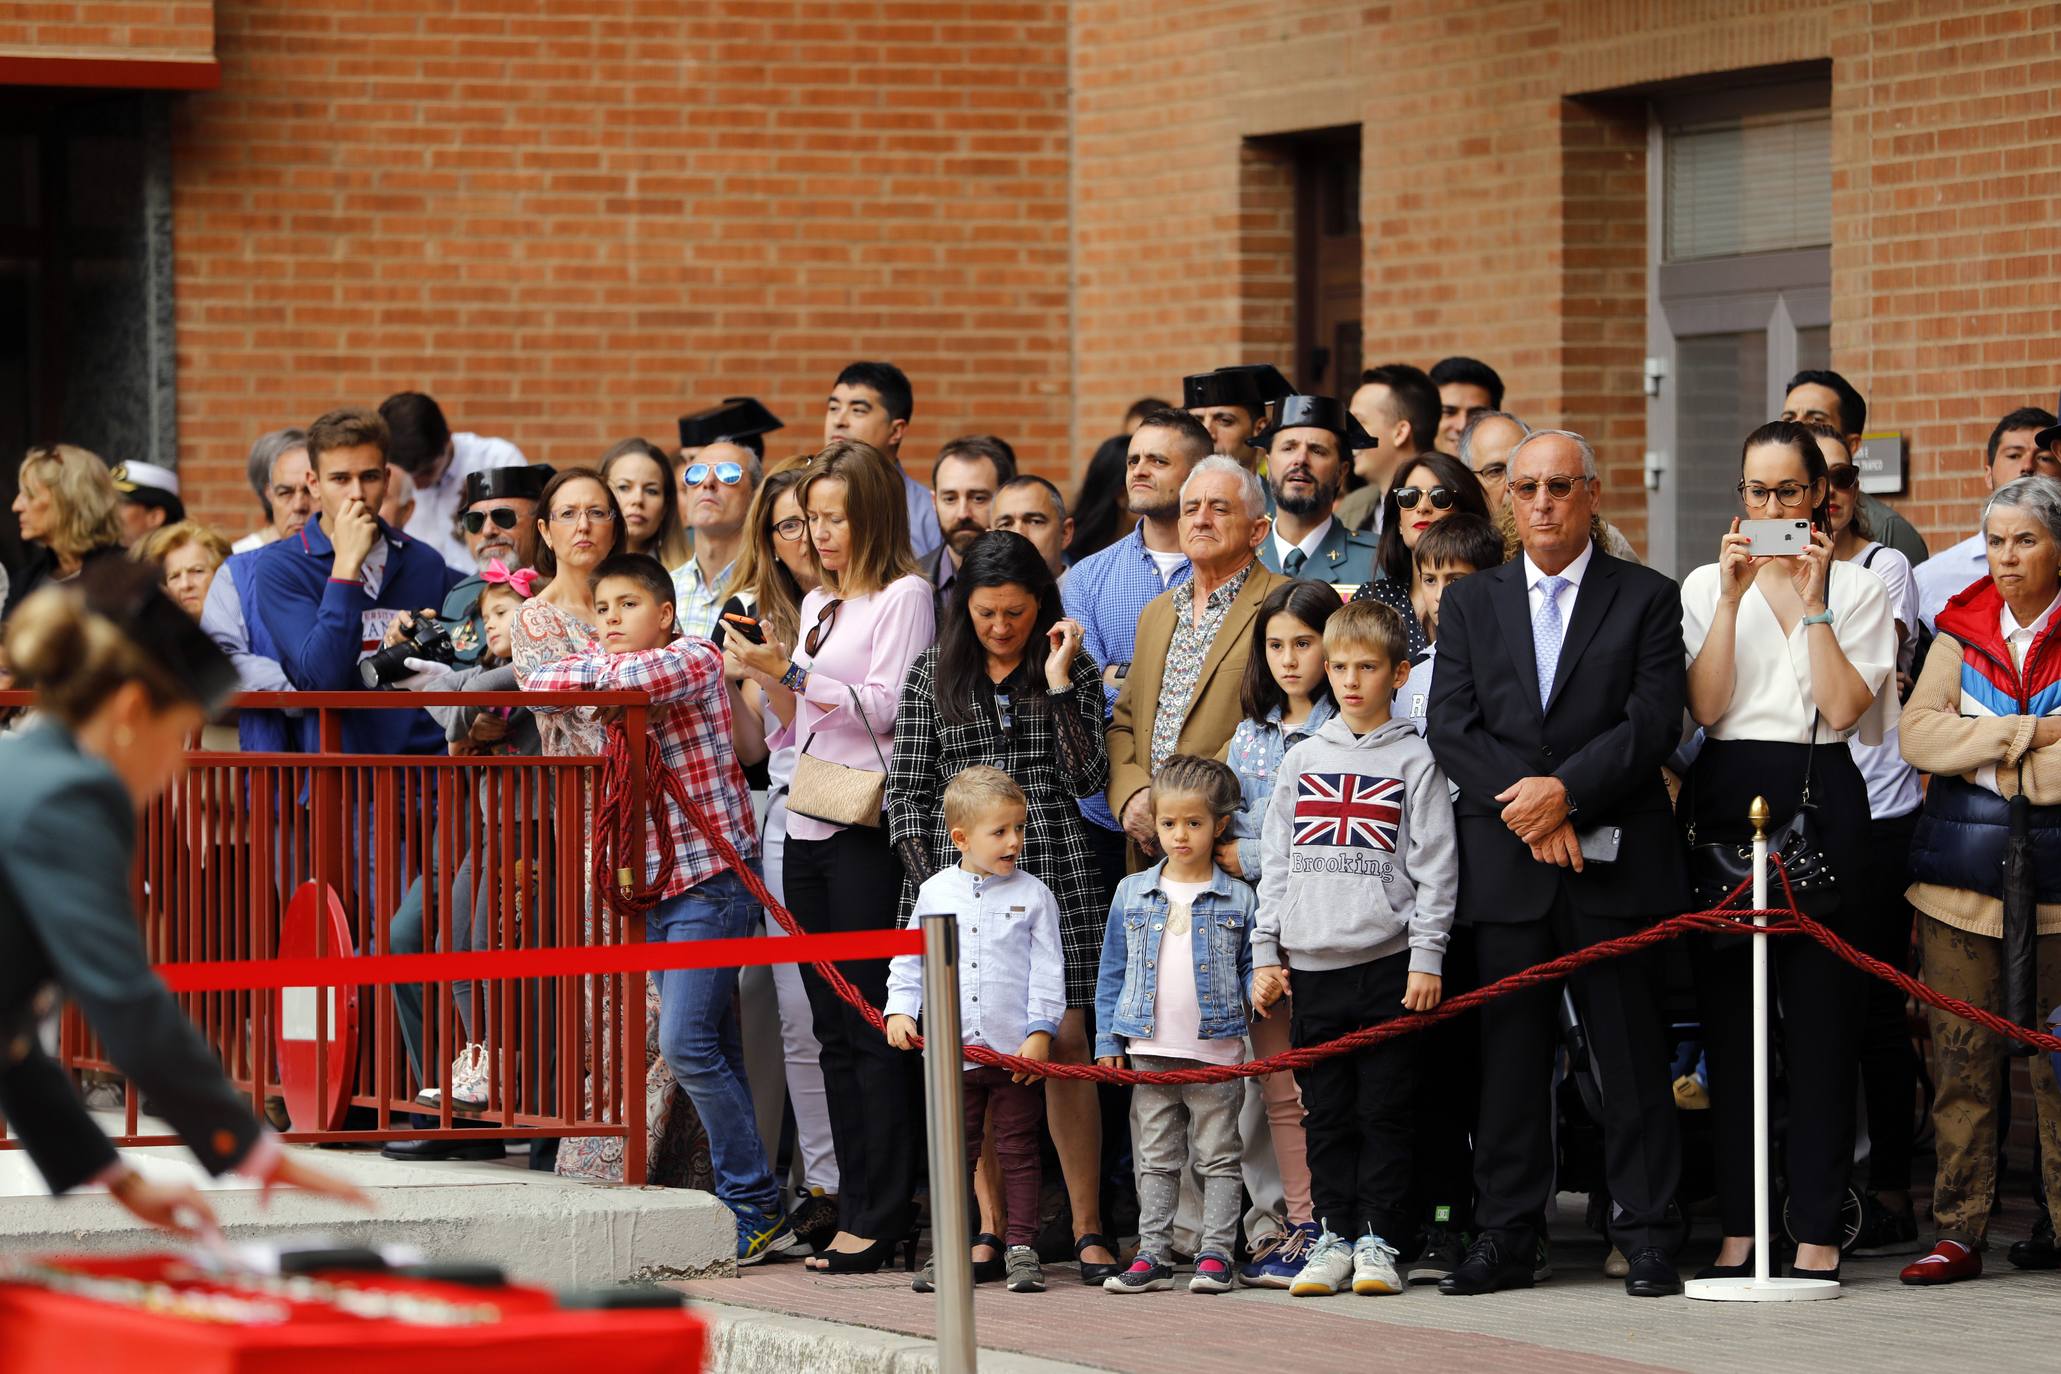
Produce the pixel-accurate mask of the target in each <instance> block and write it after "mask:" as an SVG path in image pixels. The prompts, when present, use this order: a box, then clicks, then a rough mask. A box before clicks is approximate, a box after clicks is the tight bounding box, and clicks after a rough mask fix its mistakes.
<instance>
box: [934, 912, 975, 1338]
mask: <svg viewBox="0 0 2061 1374" xmlns="http://www.w3.org/2000/svg"><path fill="white" fill-rule="evenodd" d="M963 1048H964V1047H963V1045H962V1043H961V1034H960V1029H959V924H958V920H957V918H955V917H953V916H951V915H928V916H925V917H924V918H923V1076H924V1097H925V1098H926V1099H927V1101H928V1104H929V1108H930V1245H931V1255H932V1260H933V1272H934V1274H935V1281H936V1287H937V1367H938V1374H974V1369H975V1365H976V1362H977V1359H978V1349H977V1347H976V1345H975V1342H974V1339H973V1251H972V1247H971V1246H970V1245H969V1244H968V1243H967V1242H968V1240H969V1239H970V1237H971V1236H972V1234H973V1225H972V1215H971V1212H970V1211H969V1199H968V1198H967V1192H968V1179H967V1170H966V1108H965V1101H964V1094H965V1090H966V1085H965V1083H964V1081H963V1075H964V1073H965V1066H964V1064H963V1062H962V1060H961V1057H960V1056H961V1052H962V1050H963Z"/></svg>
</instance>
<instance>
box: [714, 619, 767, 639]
mask: <svg viewBox="0 0 2061 1374" xmlns="http://www.w3.org/2000/svg"><path fill="white" fill-rule="evenodd" d="M723 624H725V625H726V626H728V627H729V628H730V629H731V630H733V631H734V632H736V633H737V634H739V635H742V636H743V637H744V638H746V639H748V640H750V641H751V642H752V643H754V644H764V643H765V642H766V630H765V627H764V626H763V625H761V624H759V622H758V621H756V620H754V619H752V618H751V617H750V616H748V615H736V614H734V613H733V614H729V615H725V616H724V617H723Z"/></svg>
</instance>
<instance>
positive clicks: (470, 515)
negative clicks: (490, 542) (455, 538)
mask: <svg viewBox="0 0 2061 1374" xmlns="http://www.w3.org/2000/svg"><path fill="white" fill-rule="evenodd" d="M489 520H492V521H493V522H494V527H495V528H496V529H503V530H512V529H514V528H515V527H516V525H517V523H518V521H517V520H516V516H515V512H514V511H512V510H510V509H508V507H506V506H501V507H498V508H496V509H494V510H469V511H467V512H465V532H466V533H467V534H478V533H479V532H480V531H481V530H483V529H485V528H486V527H487V521H489Z"/></svg>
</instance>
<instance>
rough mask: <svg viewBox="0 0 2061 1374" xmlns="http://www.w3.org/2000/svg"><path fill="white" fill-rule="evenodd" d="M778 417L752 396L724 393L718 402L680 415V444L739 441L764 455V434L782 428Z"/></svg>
mask: <svg viewBox="0 0 2061 1374" xmlns="http://www.w3.org/2000/svg"><path fill="white" fill-rule="evenodd" d="M785 428H787V426H786V425H785V424H783V423H781V420H780V417H779V416H777V415H775V414H774V413H773V412H772V411H770V410H768V409H766V408H765V407H764V406H763V405H760V404H759V401H758V398H757V397H755V396H725V397H724V398H723V403H722V404H721V405H719V406H710V407H709V408H708V409H707V410H697V411H695V412H694V413H693V414H692V415H682V416H681V417H680V447H681V448H701V447H703V446H705V445H708V444H723V443H729V444H741V445H742V446H744V447H745V448H748V449H750V450H751V451H752V452H753V453H756V454H758V455H759V457H761V458H763V457H765V456H766V441H765V438H764V436H765V435H768V434H771V433H772V432H773V431H774V430H776V429H785Z"/></svg>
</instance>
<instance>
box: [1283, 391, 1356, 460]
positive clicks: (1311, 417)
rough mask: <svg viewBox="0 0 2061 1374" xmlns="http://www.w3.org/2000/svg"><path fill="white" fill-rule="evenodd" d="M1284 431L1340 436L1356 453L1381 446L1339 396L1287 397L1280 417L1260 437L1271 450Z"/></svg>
mask: <svg viewBox="0 0 2061 1374" xmlns="http://www.w3.org/2000/svg"><path fill="white" fill-rule="evenodd" d="M1284 429H1327V430H1330V431H1331V432H1332V433H1333V434H1336V435H1337V436H1338V437H1339V440H1340V442H1342V443H1343V444H1344V445H1345V446H1346V447H1347V448H1348V449H1354V450H1357V449H1363V448H1378V447H1380V444H1381V441H1380V440H1379V439H1376V438H1375V437H1374V436H1373V435H1371V434H1369V433H1367V431H1366V430H1365V429H1364V428H1362V427H1361V425H1360V422H1359V421H1358V420H1356V419H1354V418H1353V413H1352V412H1351V411H1350V410H1347V409H1346V408H1345V402H1343V401H1341V400H1339V399H1338V398H1337V397H1335V396H1287V397H1283V398H1282V401H1281V410H1280V414H1279V416H1278V417H1277V418H1276V419H1275V421H1274V423H1273V424H1272V425H1270V426H1269V427H1268V428H1267V432H1266V433H1265V434H1263V435H1261V436H1260V440H1259V441H1260V443H1261V444H1263V445H1265V446H1266V447H1267V448H1270V449H1271V448H1272V447H1273V446H1274V436H1275V435H1276V434H1279V433H1280V432H1281V431H1282V430H1284Z"/></svg>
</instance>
